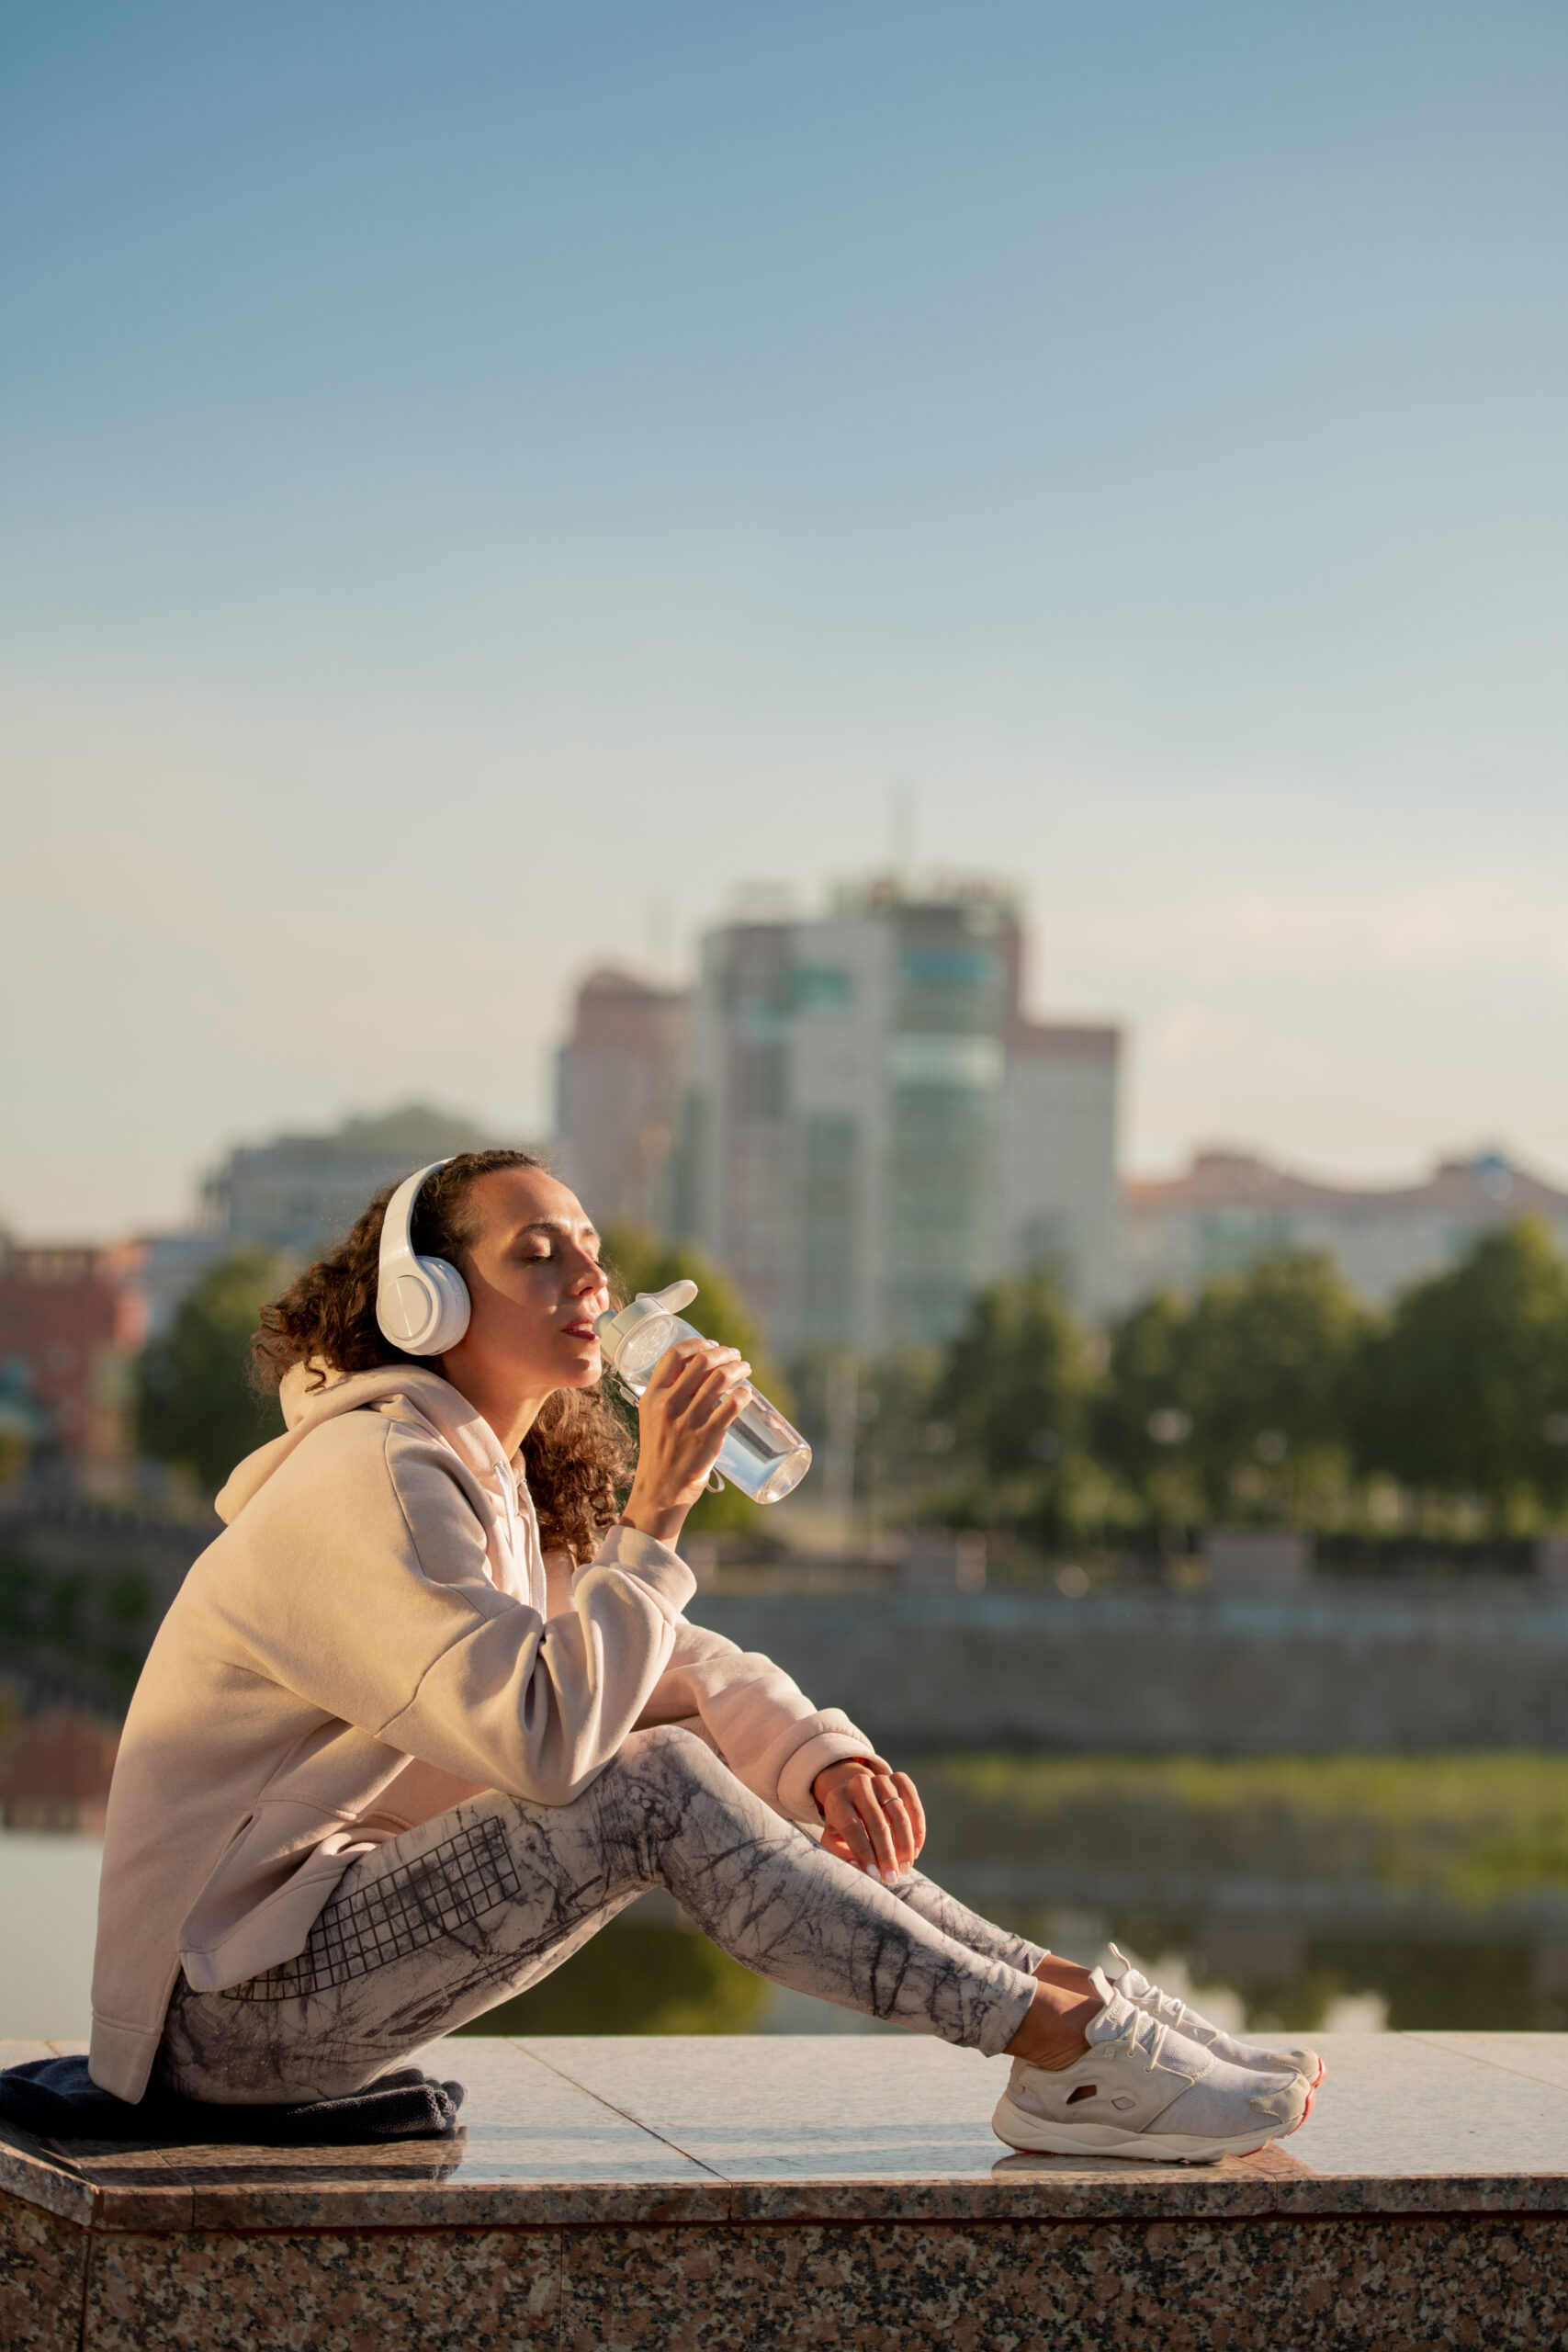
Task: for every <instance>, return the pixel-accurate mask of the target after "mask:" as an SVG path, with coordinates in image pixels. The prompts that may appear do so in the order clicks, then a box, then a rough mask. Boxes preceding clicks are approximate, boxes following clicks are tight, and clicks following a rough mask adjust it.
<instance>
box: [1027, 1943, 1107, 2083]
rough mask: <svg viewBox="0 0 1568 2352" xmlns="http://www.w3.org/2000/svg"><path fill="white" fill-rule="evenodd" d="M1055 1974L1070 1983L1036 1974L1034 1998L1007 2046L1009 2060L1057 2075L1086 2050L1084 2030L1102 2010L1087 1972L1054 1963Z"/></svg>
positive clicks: (1060, 1963)
mask: <svg viewBox="0 0 1568 2352" xmlns="http://www.w3.org/2000/svg"><path fill="white" fill-rule="evenodd" d="M1048 1957H1049V1955H1048ZM1043 1965H1044V1963H1043V1962H1042V1966H1043ZM1055 1970H1060V1971H1061V1973H1062V1974H1063V1976H1065V1977H1067V1978H1069V1979H1070V1980H1072V1981H1070V1982H1068V1983H1065V1984H1062V1983H1055V1982H1054V1981H1052V1978H1049V1977H1044V1976H1042V1975H1040V1974H1039V1973H1036V1976H1035V1991H1034V1998H1033V2000H1032V2002H1031V2003H1030V2005H1029V2008H1028V2010H1027V2012H1026V2014H1025V2016H1024V2019H1023V2023H1022V2024H1021V2026H1020V2027H1019V2029H1018V2031H1017V2032H1016V2033H1015V2034H1014V2035H1013V2038H1012V2040H1011V2041H1010V2042H1009V2043H1008V2046H1007V2054H1008V2056H1009V2057H1010V2058H1023V2059H1026V2060H1027V2061H1028V2063H1029V2064H1030V2065H1032V2066H1043V2067H1044V2068H1046V2070H1047V2071H1048V2072H1049V2073H1056V2072H1059V2070H1060V2069H1061V2068H1062V2067H1064V2066H1070V2065H1071V2064H1073V2061H1074V2060H1075V2059H1076V2058H1081V2057H1082V2056H1083V2054H1084V2052H1085V2051H1086V2050H1087V2049H1088V2048H1089V2039H1088V2033H1087V2028H1088V2027H1089V2025H1090V2024H1092V2022H1093V2020H1094V2019H1095V2018H1097V2017H1098V2016H1099V2015H1100V2010H1101V2009H1102V2008H1103V2007H1105V2003H1104V2000H1103V1999H1102V1997H1101V1996H1100V1994H1099V1993H1098V1992H1097V1991H1096V1990H1095V1986H1094V1982H1093V1979H1092V1978H1091V1977H1090V1975H1089V1971H1088V1969H1087V1968H1075V1967H1074V1966H1073V1964H1072V1962H1070V1961H1056V1962H1055V1963H1054V1970H1053V1974H1054V1973H1055Z"/></svg>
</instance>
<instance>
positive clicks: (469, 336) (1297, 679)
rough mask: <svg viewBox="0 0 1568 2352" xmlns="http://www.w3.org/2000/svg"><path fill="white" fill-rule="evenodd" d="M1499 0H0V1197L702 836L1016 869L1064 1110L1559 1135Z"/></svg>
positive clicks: (223, 1104)
mask: <svg viewBox="0 0 1568 2352" xmlns="http://www.w3.org/2000/svg"><path fill="white" fill-rule="evenodd" d="M1565 111H1568V11H1565V10H1564V9H1563V8H1562V6H1561V5H1560V0H1495V5H1494V6H1490V7H1487V8H1484V9H1483V8H1477V7H1475V6H1473V5H1470V6H1454V5H1450V0H1408V4H1406V0H1316V5H1314V6H1311V7H1303V6H1285V5H1282V0H1235V4H1234V5H1216V4H1215V0H1177V4H1176V5H1171V0H1099V5H1096V6H1094V7H1092V8H1090V7H1088V6H1081V5H1080V6H1066V5H1062V4H1061V0H1027V5H1013V0H990V5H988V6H987V7H985V8H984V9H975V8H972V7H964V6H958V5H956V0H952V5H946V6H932V5H930V4H929V0H897V5H894V0H857V5H856V6H854V7H853V8H845V7H843V6H841V5H835V6H828V5H825V0H800V5H797V6H794V7H792V8H790V9H788V10H764V9H761V8H749V9H737V8H734V7H733V6H718V5H691V4H690V0H663V5H661V6H660V7H658V8H649V7H648V6H645V5H633V0H613V4H612V0H574V6H572V7H571V8H570V9H563V8H560V7H557V6H550V7H546V6H540V5H536V0H452V5H450V6H445V7H441V8H435V7H432V6H429V5H428V0H423V5H419V6H412V5H408V0H334V5H333V6H332V7H331V8H321V7H320V6H316V5H311V6H304V5H299V0H269V5H268V6H266V7H265V8H253V9H214V8H212V7H210V6H207V5H205V0H202V5H192V6H184V5H174V4H173V0H141V5H140V6H137V7H136V8H135V9H128V8H125V7H123V6H118V5H106V0H73V5H72V6H69V7H63V8H62V7H59V6H46V5H44V0H8V5H7V6H6V7H5V9H4V10H3V11H0V320H3V321H4V322H5V323H4V327H3V328H0V794H3V808H0V843H3V855H0V959H3V960H0V989H3V991H4V1001H5V1003H6V1009H7V1019H6V1023H5V1024H4V1036H3V1040H0V1217H4V1218H6V1220H8V1221H9V1222H10V1223H11V1224H12V1225H13V1226H14V1227H15V1228H16V1229H17V1231H19V1232H22V1233H26V1234H28V1235H35V1236H39V1237H45V1236H48V1237H56V1236H66V1235H75V1234H81V1235H89V1234H110V1233H118V1232H124V1231H130V1230H133V1229H138V1228H140V1227H146V1226H149V1225H159V1224H168V1223H171V1222H175V1221H177V1220H178V1219H179V1218H181V1217H182V1216H184V1215H185V1214H186V1210H187V1207H188V1204H189V1201H190V1197H191V1187H192V1182H193V1180H194V1178H195V1177H196V1176H197V1173H198V1172H199V1171H200V1170H202V1169H203V1168H205V1167H207V1166H209V1165H210V1164H211V1163H212V1162H213V1161H214V1159H216V1158H217V1157H219V1156H220V1153H221V1152H222V1151H223V1150H224V1149H226V1148H228V1147H229V1146H230V1145H231V1144H232V1143H234V1142H236V1141H238V1140H241V1139H255V1138H259V1137H261V1136H265V1135H267V1134H269V1133H271V1132H273V1131H275V1130H276V1129H277V1128H278V1127H280V1126H286V1125H287V1126H295V1127H299V1126H311V1125H328V1124H331V1123H333V1122H335V1121H336V1120H337V1119H338V1118H339V1117H340V1116H342V1115H343V1114H344V1113H347V1112H350V1111H375V1110H378V1109H381V1108H385V1107H387V1106H389V1104H391V1103H398V1102H403V1101H407V1100H410V1099H412V1098H419V1099H423V1100H427V1101H434V1102H435V1103H443V1104H446V1105H449V1106H451V1107H453V1108H455V1109H459V1110H463V1111H466V1112H468V1113H470V1114H474V1115H477V1116H479V1117H480V1118H481V1119H483V1120H484V1121H486V1122H487V1123H489V1124H490V1125H491V1126H493V1127H494V1128H495V1129H496V1130H497V1131H498V1132H502V1133H506V1134H523V1135H526V1136H542V1135H544V1134H547V1132H548V1127H549V1122H550V1115H551V1055H552V1049H553V1046H554V1045H555V1043H556V1041H557V1040H558V1036H559V1035H560V1034H561V1029H562V1025H563V1022H564V1020H565V1017H566V1013H567V1009H568V1006H569V1003H570V995H571V992H572V989H573V988H574V986H575V984H576V982H577V981H578V980H579V979H580V978H581V976H582V974H583V973H584V972H585V971H587V970H588V969H590V968H592V967H593V966H594V965H595V964H598V963H602V962H604V961H615V962H620V963H622V964H626V965H629V966H630V967H632V968H634V969H638V970H645V971H649V972H651V973H653V974H654V975H655V976H656V977H660V978H675V977H678V976H679V975H680V974H682V972H684V971H685V970H687V969H689V968H690V965H691V960H692V954H693V947H694V941H695V939H696V937H697V935H698V934H699V933H700V932H701V930H702V929H703V927H704V926H705V925H707V924H710V923H712V922H716V921H719V920H722V919H723V918H724V917H725V916H726V915H727V914H728V913H729V912H730V911H731V910H733V909H734V908H735V907H736V906H737V905H738V904H740V903H744V902H745V893H746V892H747V891H748V890H749V888H750V887H751V886H753V885H755V884H756V883H758V882H764V881H765V882H769V883H772V884H774V885H777V886H779V887H781V888H784V889H785V890H786V891H787V892H788V893H790V894H791V896H792V899H793V902H794V903H795V905H796V906H798V907H799V909H800V910H802V911H804V912H809V911H811V910H814V909H816V908H818V907H819V906H820V905H821V904H822V902H823V899H824V896H825V893H826V891H827V890H828V888H829V887H830V886H831V884H832V883H833V882H835V881H836V880H839V879H840V878H844V877H854V876H863V875H866V874H869V873H871V872H873V871H874V870H876V869H878V868H880V867H884V866H886V864H887V862H888V860H889V857H890V854H892V847H893V842H894V837H895V831H896V826H895V818H894V812H895V810H896V809H897V808H898V807H900V806H904V807H907V808H908V809H909V810H910V811H911V812H912V831H913V835H914V865H915V872H916V875H917V876H926V877H928V878H930V877H937V876H952V875H959V874H962V875H988V876H997V877H998V878H999V879H1002V880H1004V881H1006V882H1008V883H1010V885H1011V886H1012V887H1013V888H1016V889H1017V890H1018V891H1020V892H1021V895H1022V897H1023V898H1024V899H1025V901H1026V903H1027V906H1028V908H1029V910H1030V918H1031V925H1032V933H1033V941H1034V947H1033V961H1032V978H1031V984H1030V985H1031V994H1032V1003H1033V1009H1034V1010H1035V1011H1036V1012H1041V1013H1043V1014H1047V1015H1061V1016H1063V1017H1068V1018H1074V1017H1082V1016H1097V1017H1111V1018H1115V1019H1117V1020H1119V1021H1121V1022H1122V1023H1124V1024H1125V1027H1126V1030H1127V1034H1128V1040H1129V1045H1128V1058H1127V1087H1126V1097H1125V1104H1124V1125H1125V1141H1124V1158H1125V1160H1126V1162H1127V1165H1128V1167H1129V1168H1130V1169H1131V1170H1137V1171H1139V1172H1157V1171H1160V1170H1167V1169H1170V1168H1174V1167H1175V1166H1177V1165H1179V1163H1180V1161H1181V1160H1182V1159H1184V1157H1185V1156H1186V1154H1187V1153H1188V1151H1189V1150H1190V1148H1192V1147H1193V1146H1195V1145H1198V1144H1201V1143H1204V1142H1224V1143H1228V1144H1242V1145H1251V1146H1255V1147H1258V1148H1262V1149H1264V1150H1266V1151H1268V1152H1269V1153H1271V1154H1274V1155H1276V1156H1279V1157H1280V1158H1283V1159H1287V1160H1288V1161H1290V1162H1291V1163H1292V1164H1293V1165H1298V1166H1301V1167H1303V1168H1306V1169H1309V1170H1313V1171H1317V1172H1324V1173H1327V1174H1329V1175H1340V1176H1345V1177H1348V1178H1369V1179H1377V1178H1380V1177H1384V1176H1402V1175H1406V1174H1408V1173H1410V1172H1413V1171H1415V1170H1418V1169H1420V1168H1422V1167H1424V1166H1426V1165H1427V1164H1428V1163H1429V1161H1430V1160H1431V1159H1432V1158H1433V1157H1434V1156H1435V1155H1436V1154H1438V1152H1442V1151H1455V1150H1464V1149H1468V1148H1475V1147H1477V1146H1501V1147H1502V1148H1506V1149H1507V1150H1509V1151H1510V1152H1512V1153H1514V1154H1516V1155H1517V1156H1518V1157H1519V1158H1520V1159H1523V1160H1524V1161H1525V1162H1526V1164H1529V1165H1531V1166H1534V1167H1536V1168H1538V1169H1540V1170H1543V1171H1544V1172H1546V1173H1548V1174H1555V1175H1557V1176H1559V1177H1560V1178H1564V1179H1568V1083H1565V1080H1568V1044H1565V1040H1568V789H1565V786H1568V660H1565V658H1564V653H1565V648H1564V642H1563V640H1564V634H1565V619H1568V528H1565V526H1568V443H1565V431H1564V422H1563V420H1564V418H1565V417H1568V300H1565V299H1564V298H1565V294H1568V286H1565V282H1564V281H1565V277H1568V141H1565V140H1564V138H1563V136H1562V123H1563V120H1564V119H1565Z"/></svg>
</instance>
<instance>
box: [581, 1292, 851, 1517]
mask: <svg viewBox="0 0 1568 2352" xmlns="http://www.w3.org/2000/svg"><path fill="white" fill-rule="evenodd" d="M696 1295H697V1285H696V1283H685V1282H682V1283H671V1284H670V1286H669V1288H668V1290H659V1291H644V1292H642V1293H641V1294H640V1295H638V1296H637V1297H636V1298H634V1299H633V1301H632V1303H631V1305H630V1306H623V1307H622V1308H621V1309H620V1311H619V1313H618V1314H606V1315H601V1316H600V1317H598V1319H597V1321H596V1322H595V1324H594V1326H593V1328H594V1329H595V1330H596V1331H597V1332H598V1334H599V1345H600V1347H601V1348H602V1349H603V1351H604V1361H605V1363H607V1364H608V1365H609V1366H610V1368H611V1370H612V1371H613V1372H614V1373H615V1376H616V1378H617V1379H618V1380H619V1382H620V1384H621V1385H622V1387H623V1388H624V1389H625V1390H626V1394H627V1395H628V1396H629V1397H640V1396H641V1395H642V1392H643V1390H644V1389H645V1388H646V1387H647V1386H648V1383H649V1376H650V1374H652V1371H653V1367H654V1365H655V1364H656V1363H658V1362H659V1359H660V1356H661V1355H662V1354H663V1353H664V1351H665V1350H666V1349H667V1348H672V1347H675V1346H676V1345H677V1344H678V1343H679V1342H680V1341H681V1340H695V1339H700V1338H701V1336H702V1335H701V1333H700V1332H699V1331H697V1330H696V1329H694V1326H693V1325H692V1324H690V1323H687V1322H685V1321H684V1320H683V1319H682V1316H681V1315H680V1313H679V1312H678V1310H679V1309H680V1308H681V1307H682V1306H690V1305H691V1303H692V1301H693V1299H694V1298H695V1296H696ZM810 1467H811V1448H810V1447H809V1446H808V1445H807V1442H806V1440H805V1439H804V1438H803V1437H802V1436H801V1434H800V1431H799V1430H796V1429H792V1428H791V1427H790V1425H789V1423H788V1422H787V1421H786V1420H785V1419H784V1415H783V1414H782V1413H781V1412H779V1411H778V1410H777V1408H775V1407H773V1406H772V1405H770V1404H769V1402H768V1400H767V1398H766V1397H760V1396H759V1395H758V1394H757V1391H756V1390H755V1389H754V1388H753V1387H752V1386H751V1385H750V1382H748V1383H747V1403H746V1409H745V1411H744V1412H743V1413H742V1414H741V1416H740V1418H739V1420H737V1421H735V1422H734V1423H732V1425H731V1427H730V1429H729V1431H728V1435H727V1436H726V1438H725V1441H724V1444H723V1446H722V1447H721V1448H720V1450H719V1456H718V1470H719V1472H720V1474H721V1476H723V1477H725V1478H728V1480H729V1483H730V1485H731V1486H732V1487H739V1489H740V1491H741V1493H742V1494H743V1495H750V1498H751V1500H752V1501H753V1502H754V1503H776V1502H777V1501H778V1500H779V1498H780V1497H781V1496H784V1495H787V1494H788V1493H789V1492H790V1490H791V1488H792V1487H798V1486H799V1484H800V1482H801V1480H802V1479H803V1478H804V1477H805V1476H806V1474H807V1471H808V1470H809V1469H810Z"/></svg>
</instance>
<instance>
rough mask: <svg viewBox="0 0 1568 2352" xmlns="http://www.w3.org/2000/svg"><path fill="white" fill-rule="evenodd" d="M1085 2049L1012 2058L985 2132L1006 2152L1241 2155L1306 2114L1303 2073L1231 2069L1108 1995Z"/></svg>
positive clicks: (1198, 2157)
mask: <svg viewBox="0 0 1568 2352" xmlns="http://www.w3.org/2000/svg"><path fill="white" fill-rule="evenodd" d="M1094 1983H1095V1989H1096V1991H1097V1992H1100V1993H1102V1994H1103V1996H1104V1998H1105V2007H1104V2008H1103V2009H1101V2011H1100V2015H1099V2016H1098V2017H1097V2018H1093V2019H1092V2020H1091V2022H1090V2024H1089V2029H1088V2031H1089V2050H1088V2052H1087V2053H1086V2054H1085V2055H1084V2056H1083V2057H1082V2058H1075V2059H1074V2061H1073V2063H1072V2064H1071V2065H1070V2066H1064V2067H1063V2068H1062V2069H1061V2070H1060V2072H1059V2073H1058V2072H1053V2071H1052V2070H1051V2069H1050V2068H1048V2067H1044V2066H1034V2065H1032V2064H1030V2063H1029V2062H1028V2060H1027V2059H1023V2058H1015V2059H1014V2060H1013V2064H1012V2073H1011V2075H1010V2077H1009V2079H1008V2086H1007V2089H1006V2090H1005V2091H1004V2092H1003V2093H1002V2096H1001V2098H999V2099H998V2102H997V2111H996V2113H995V2115H994V2116H993V2117H992V2119H991V2128H992V2129H993V2131H995V2132H996V2134H997V2137H998V2140H1005V2141H1006V2142H1007V2143H1008V2145H1009V2147H1010V2148H1021V2149H1026V2150H1031V2151H1039V2152H1043V2153H1044V2154H1051V2155H1057V2156H1128V2157H1132V2158H1134V2160H1142V2161H1148V2160H1149V2159H1153V2160H1154V2161H1155V2162H1156V2163H1162V2164H1171V2163H1176V2164H1180V2163H1186V2164H1192V2163H1208V2162H1211V2161H1212V2160H1213V2158H1214V2157H1216V2156H1247V2155H1251V2154H1252V2153H1253V2152H1254V2150H1255V2149H1258V2148H1260V2147H1262V2146H1263V2144H1264V2143H1265V2142H1266V2141H1269V2140H1282V2139H1284V2138H1285V2136H1286V2134H1287V2133H1289V2132H1292V2131H1294V2130H1295V2129H1296V2127H1297V2125H1298V2124H1301V2123H1304V2122H1305V2120H1306V2119H1307V2117H1308V2116H1309V2115H1310V2114H1311V2112H1312V2104H1313V2098H1314V2091H1313V2088H1312V2086H1310V2085H1309V2084H1308V2083H1306V2082H1305V2081H1304V2080H1303V2077H1302V2076H1301V2075H1297V2074H1294V2073H1291V2072H1281V2073H1279V2074H1264V2073H1261V2072H1260V2071H1259V2070H1258V2068H1257V2067H1256V2066H1232V2065H1230V2064H1227V2063H1226V2061H1225V2060H1224V2059H1223V2058H1218V2057H1216V2056H1215V2054H1214V2052H1213V2051H1212V2050H1206V2049H1204V2048H1203V2047H1202V2046H1201V2043H1199V2042H1196V2041H1187V2040H1185V2039H1184V2038H1183V2036H1182V2035H1180V2034H1179V2033H1173V2032H1172V2031H1171V2030H1170V2028H1169V2027H1168V2026H1167V2025H1162V2024H1161V2022H1160V2020H1159V2019H1158V2018H1154V2017H1149V2016H1147V2015H1146V2014H1145V2011H1144V2010H1142V2009H1138V2008H1134V2006H1133V2004H1132V2002H1131V2001H1128V2000H1124V1999H1123V1998H1122V1995H1121V1994H1120V1993H1117V1992H1113V1991H1112V1990H1111V1986H1110V1985H1107V1984H1106V1981H1105V1979H1104V1977H1103V1976H1102V1975H1101V1974H1100V1971H1099V1970H1098V1969H1097V1970H1096V1971H1095V1972H1094Z"/></svg>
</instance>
